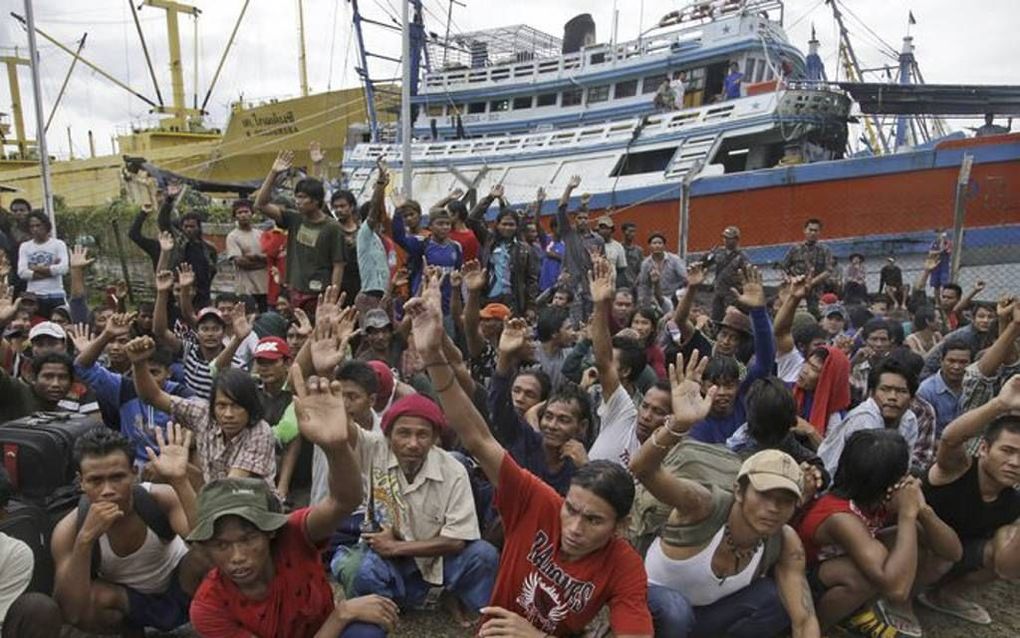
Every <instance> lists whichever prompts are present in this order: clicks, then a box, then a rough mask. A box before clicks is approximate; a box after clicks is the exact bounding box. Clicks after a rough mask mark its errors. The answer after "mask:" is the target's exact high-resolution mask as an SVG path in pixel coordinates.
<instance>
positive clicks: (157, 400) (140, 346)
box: [125, 337, 171, 414]
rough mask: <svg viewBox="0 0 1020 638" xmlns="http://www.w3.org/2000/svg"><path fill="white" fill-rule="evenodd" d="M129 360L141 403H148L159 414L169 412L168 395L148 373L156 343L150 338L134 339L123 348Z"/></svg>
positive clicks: (169, 402)
mask: <svg viewBox="0 0 1020 638" xmlns="http://www.w3.org/2000/svg"><path fill="white" fill-rule="evenodd" d="M125 350H126V351H127V355H128V358H129V359H130V360H131V376H132V377H133V379H134V382H135V392H137V393H138V398H139V399H141V400H142V402H143V403H148V404H149V405H151V406H152V407H154V408H156V409H157V410H159V411H160V412H166V413H167V414H169V413H170V412H171V401H170V395H169V394H167V393H166V392H164V391H163V388H161V387H159V385H157V384H156V380H155V379H154V378H153V377H152V375H151V374H150V373H149V357H151V356H152V353H153V352H154V351H155V350H156V343H155V342H154V341H153V340H152V339H151V338H150V337H136V338H134V339H132V340H131V341H129V342H128V344H127V346H125Z"/></svg>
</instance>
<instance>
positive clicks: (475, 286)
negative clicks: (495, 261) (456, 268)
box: [460, 259, 489, 292]
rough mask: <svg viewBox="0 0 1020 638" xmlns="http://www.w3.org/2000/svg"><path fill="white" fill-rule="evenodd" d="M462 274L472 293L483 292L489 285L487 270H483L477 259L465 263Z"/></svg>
mask: <svg viewBox="0 0 1020 638" xmlns="http://www.w3.org/2000/svg"><path fill="white" fill-rule="evenodd" d="M460 274H461V277H462V278H463V279H464V283H465V285H467V288H468V290H469V291H471V292H481V291H482V290H484V289H485V286H486V285H487V284H488V283H489V282H488V277H487V276H486V273H485V269H484V268H482V265H481V264H479V263H478V260H477V259H472V260H471V261H469V262H467V263H465V264H464V267H463V268H461V270H460Z"/></svg>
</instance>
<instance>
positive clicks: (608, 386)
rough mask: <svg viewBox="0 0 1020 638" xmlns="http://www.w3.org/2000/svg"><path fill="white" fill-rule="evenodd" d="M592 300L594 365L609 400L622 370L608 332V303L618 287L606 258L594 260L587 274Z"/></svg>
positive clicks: (605, 396)
mask: <svg viewBox="0 0 1020 638" xmlns="http://www.w3.org/2000/svg"><path fill="white" fill-rule="evenodd" d="M588 285H589V288H590V289H591V297H592V301H593V302H594V303H595V310H594V314H593V315H592V318H591V341H592V348H593V350H594V353H595V367H596V368H597V369H598V371H599V381H601V383H602V397H603V399H602V400H603V401H608V400H609V397H611V396H613V393H615V392H616V389H617V388H618V387H620V371H619V370H617V369H616V362H615V361H613V337H612V335H610V334H609V305H610V302H611V300H612V298H613V294H614V292H613V291H614V290H615V289H616V271H615V270H614V269H613V267H612V264H610V263H609V262H608V261H606V259H605V258H602V257H599V258H596V259H594V260H593V261H592V273H591V274H590V275H589V276H588Z"/></svg>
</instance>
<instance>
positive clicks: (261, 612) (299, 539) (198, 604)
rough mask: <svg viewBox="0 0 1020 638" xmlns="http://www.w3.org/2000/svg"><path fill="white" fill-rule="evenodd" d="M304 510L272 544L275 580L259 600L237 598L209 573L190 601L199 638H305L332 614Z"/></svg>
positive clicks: (236, 593)
mask: <svg viewBox="0 0 1020 638" xmlns="http://www.w3.org/2000/svg"><path fill="white" fill-rule="evenodd" d="M310 511H311V509H310V508H307V507H306V508H304V509H300V510H297V511H296V512H294V513H292V514H291V515H290V516H289V520H288V521H287V524H286V525H285V526H284V527H283V528H281V529H280V532H279V533H278V534H277V535H276V538H275V539H273V541H272V542H273V548H272V552H273V565H274V566H275V568H276V577H275V578H274V579H273V582H272V583H271V584H270V585H269V592H268V594H267V595H266V597H265V598H264V599H262V600H253V599H251V598H248V597H247V596H245V595H244V594H242V593H241V592H240V591H239V590H238V589H237V586H236V585H234V583H233V581H231V580H230V579H229V578H227V577H225V576H223V575H221V574H220V571H219V569H213V570H212V571H210V572H209V573H208V574H206V577H205V579H204V580H203V581H202V584H201V585H199V587H198V591H197V592H195V597H194V599H192V601H191V614H190V615H191V624H192V625H193V626H194V627H195V630H196V631H197V632H198V633H199V635H201V636H202V638H241V637H243V638H248V637H249V636H252V635H254V636H258V637H259V638H276V636H287V637H288V638H311V637H312V636H314V635H315V632H317V631H318V630H319V628H320V627H322V624H323V623H325V622H326V619H327V618H328V617H329V615H330V614H331V613H332V612H333V591H332V590H331V589H330V587H329V583H328V582H326V573H325V571H324V570H323V568H322V562H321V561H320V559H319V552H320V551H321V549H322V548H321V547H315V546H313V545H312V544H311V543H309V542H308V537H307V534H306V532H305V522H306V519H307V518H308V512H310Z"/></svg>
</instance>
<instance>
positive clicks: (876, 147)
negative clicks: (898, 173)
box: [825, 0, 889, 155]
mask: <svg viewBox="0 0 1020 638" xmlns="http://www.w3.org/2000/svg"><path fill="white" fill-rule="evenodd" d="M837 2H838V0H825V3H826V4H828V5H829V6H830V7H832V17H833V18H835V20H836V24H837V25H839V48H840V53H841V54H842V57H843V66H844V67H845V68H846V73H847V76H848V77H847V79H848V80H850V81H851V82H863V81H864V80H863V76H862V73H861V65H860V63H859V62H858V61H857V54H856V53H854V45H853V43H852V42H851V41H850V33H849V32H848V31H847V29H846V25H845V24H843V13H842V12H841V11H840V10H839V7H838V6H837ZM862 120H863V121H864V129H865V131H867V134H868V137H869V138H870V145H871V150H872V152H873V153H875V154H876V155H878V154H884V153H888V152H889V142H888V141H887V140H886V139H885V133H884V132H883V131H882V127H881V125H879V124H878V123H877V121H876V118H874V117H864V118H862Z"/></svg>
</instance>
